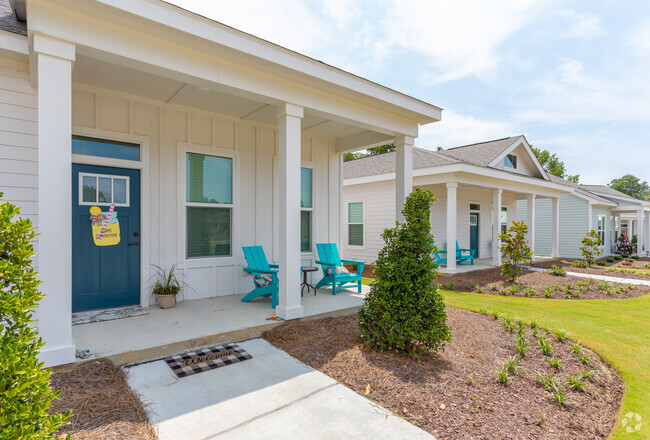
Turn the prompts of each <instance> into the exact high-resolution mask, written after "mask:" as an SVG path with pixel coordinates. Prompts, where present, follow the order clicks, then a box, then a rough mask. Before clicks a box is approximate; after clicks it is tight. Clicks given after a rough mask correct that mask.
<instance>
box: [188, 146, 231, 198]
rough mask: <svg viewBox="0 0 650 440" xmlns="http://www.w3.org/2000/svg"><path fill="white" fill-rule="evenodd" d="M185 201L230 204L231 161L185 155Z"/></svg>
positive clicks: (206, 156) (194, 154) (215, 157)
mask: <svg viewBox="0 0 650 440" xmlns="http://www.w3.org/2000/svg"><path fill="white" fill-rule="evenodd" d="M185 165H186V168H185V172H186V173H185V176H186V187H187V189H186V200H187V201H188V202H196V203H215V204H217V203H218V204H226V205H230V204H232V159H230V158H226V157H217V156H208V155H205V154H198V153H187V156H186V164H185Z"/></svg>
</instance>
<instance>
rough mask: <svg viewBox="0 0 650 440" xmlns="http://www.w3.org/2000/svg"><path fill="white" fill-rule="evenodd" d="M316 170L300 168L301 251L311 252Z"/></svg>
mask: <svg viewBox="0 0 650 440" xmlns="http://www.w3.org/2000/svg"><path fill="white" fill-rule="evenodd" d="M313 186H314V170H313V169H311V168H305V167H303V168H300V251H301V252H311V224H312V215H313V212H314V200H313V198H314V197H313V196H314V188H313Z"/></svg>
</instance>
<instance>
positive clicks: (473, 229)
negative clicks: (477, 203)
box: [469, 212, 479, 258]
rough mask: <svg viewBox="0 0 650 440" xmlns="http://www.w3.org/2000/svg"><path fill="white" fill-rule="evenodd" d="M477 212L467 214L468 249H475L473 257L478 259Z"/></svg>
mask: <svg viewBox="0 0 650 440" xmlns="http://www.w3.org/2000/svg"><path fill="white" fill-rule="evenodd" d="M478 218H479V214H478V212H470V214H469V248H470V249H476V252H474V255H475V256H476V258H478V241H479V240H478Z"/></svg>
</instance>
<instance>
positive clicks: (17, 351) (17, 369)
mask: <svg viewBox="0 0 650 440" xmlns="http://www.w3.org/2000/svg"><path fill="white" fill-rule="evenodd" d="M2 197H3V194H2V193H0V202H1V200H2ZM19 212H20V210H19V208H18V207H16V206H15V205H13V204H11V203H8V202H5V203H0V347H1V350H0V352H1V353H2V356H1V357H0V438H1V439H25V440H27V439H29V440H41V439H56V438H59V437H58V435H57V429H58V428H59V427H61V426H63V425H64V424H65V420H66V419H67V418H69V417H70V412H69V411H68V412H67V413H66V414H49V411H48V410H49V408H50V404H51V403H52V401H53V400H54V399H56V398H57V396H58V395H59V392H55V391H53V390H52V388H51V387H50V381H49V378H50V370H49V369H47V368H43V366H44V363H43V362H41V361H39V360H38V358H37V357H36V354H37V352H38V350H39V349H40V348H41V347H42V346H43V345H44V343H43V342H42V341H41V339H40V338H38V336H37V331H36V329H35V328H34V327H33V326H32V325H31V324H32V322H33V321H32V310H34V308H35V307H36V305H37V303H38V301H40V300H41V298H43V295H42V294H41V293H40V292H39V291H38V289H37V287H38V284H39V283H40V281H38V280H37V279H36V272H34V269H33V268H32V257H33V256H34V245H33V244H32V242H33V240H34V237H35V236H36V234H34V228H33V227H32V222H31V220H28V219H22V218H19V219H17V220H14V217H15V216H17V215H18V214H19Z"/></svg>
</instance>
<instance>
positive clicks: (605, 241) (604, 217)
mask: <svg viewBox="0 0 650 440" xmlns="http://www.w3.org/2000/svg"><path fill="white" fill-rule="evenodd" d="M601 219H602V220H603V229H602V230H601V229H600V220H601ZM606 222H607V216H605V215H602V214H598V215H597V216H596V233H597V234H598V236H599V237H600V234H601V232H602V234H603V236H602V237H601V240H600V241H601V243H600V245H599V246H598V247H600V248H604V247H605V245H606V244H607V223H606Z"/></svg>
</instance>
